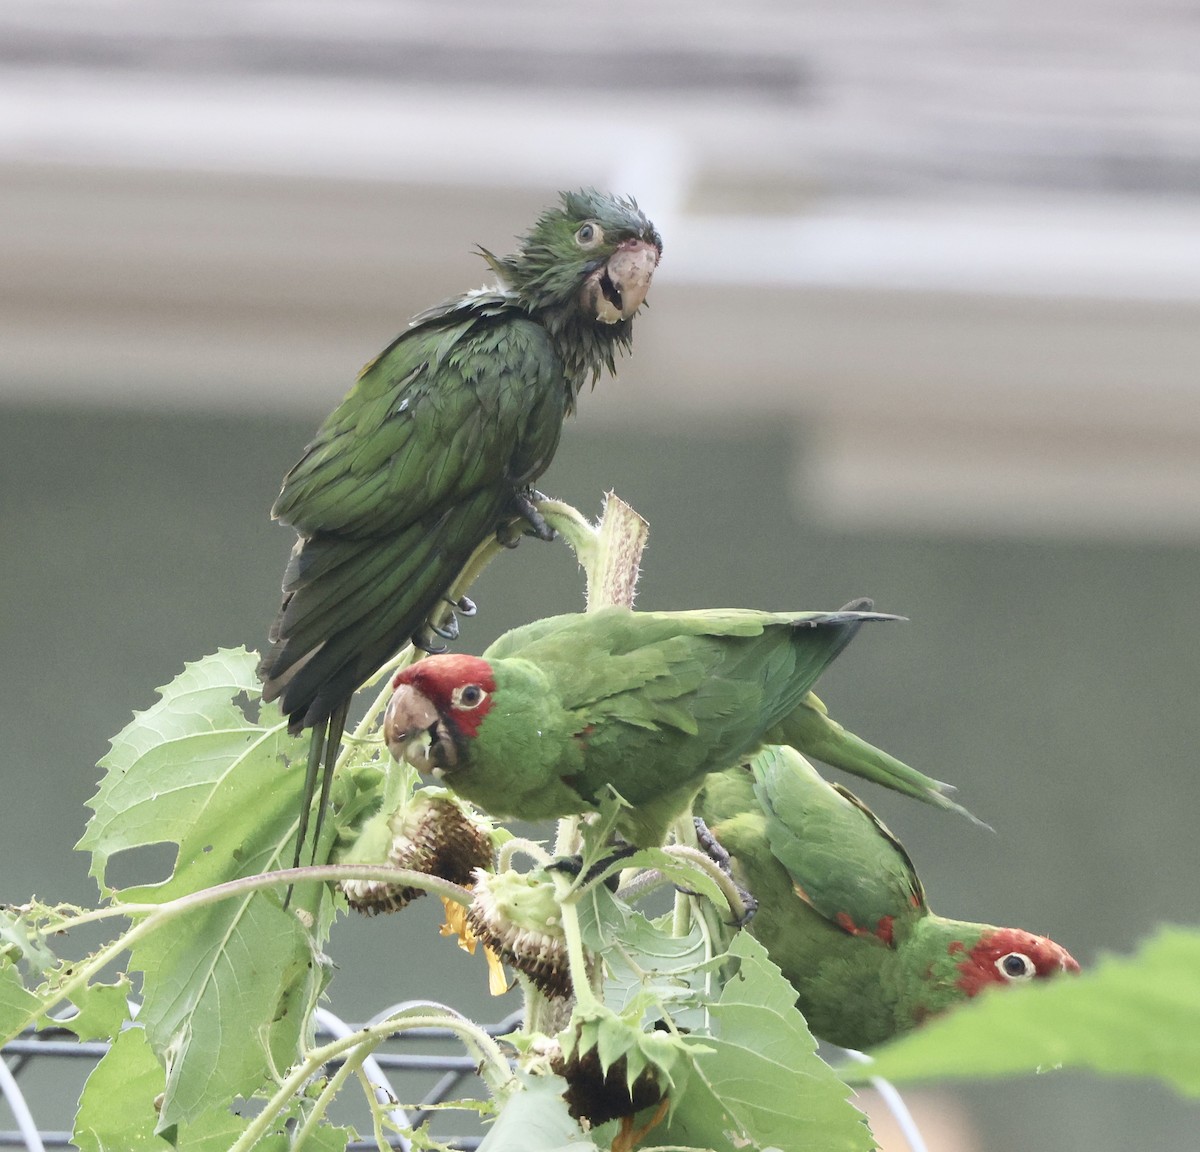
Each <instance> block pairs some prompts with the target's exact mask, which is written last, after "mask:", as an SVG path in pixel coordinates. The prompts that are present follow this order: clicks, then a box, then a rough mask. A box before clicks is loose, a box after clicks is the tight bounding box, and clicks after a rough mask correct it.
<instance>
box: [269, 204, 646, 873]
mask: <svg viewBox="0 0 1200 1152" xmlns="http://www.w3.org/2000/svg"><path fill="white" fill-rule="evenodd" d="M481 251H482V253H483V256H484V258H485V259H486V261H487V263H488V264H489V266H490V267H491V269H492V270H493V271H494V272H495V273H496V275H497V276H498V277H499V281H500V282H499V284H498V285H497V286H496V287H495V288H485V289H480V290H478V291H474V292H468V293H467V294H465V295H463V296H460V297H457V298H456V299H452V300H449V301H447V302H445V303H443V304H441V305H439V306H437V307H436V308H433V309H431V310H430V311H428V312H425V313H423V314H421V315H420V316H418V317H416V318H415V319H414V320H413V321H412V322H411V324H410V325H409V327H408V328H407V329H406V330H405V331H404V332H403V333H402V334H401V335H400V336H398V337H397V338H396V339H395V340H394V341H393V342H392V344H391V345H389V346H388V347H387V348H386V349H385V350H384V351H383V352H382V353H380V355H379V356H378V357H376V358H375V359H374V360H373V361H371V363H369V364H368V365H367V366H366V367H365V368H364V369H363V370H362V372H361V373H360V374H359V377H358V380H357V382H356V383H355V384H354V386H353V387H352V388H351V389H350V391H349V393H348V394H347V395H346V398H345V399H344V400H343V401H342V402H341V404H339V405H338V407H337V408H335V409H334V411H333V412H332V413H331V414H330V416H329V417H328V419H327V420H326V421H325V422H324V424H322V425H321V427H320V429H319V430H318V432H317V434H316V437H315V439H314V440H313V441H312V443H311V444H309V445H308V447H307V448H306V449H305V452H304V455H303V456H302V457H301V458H300V461H299V462H298V463H297V464H296V466H295V467H294V468H292V470H291V471H290V472H289V473H288V474H287V476H286V477H285V478H284V481H283V489H282V491H281V492H280V494H279V498H278V499H277V500H276V501H275V505H274V508H273V509H272V515H273V516H274V518H275V519H277V520H279V521H280V522H281V523H283V524H288V525H290V526H291V527H293V528H295V530H296V531H297V533H298V534H299V539H298V540H297V541H296V546H295V548H294V549H293V551H292V557H291V561H290V563H289V564H288V567H287V571H286V572H285V574H284V578H283V604H282V606H281V608H280V610H279V614H278V616H277V617H276V619H275V622H274V624H273V625H272V626H271V630H270V648H269V649H268V650H267V652H266V655H264V656H263V658H262V663H261V664H260V666H259V674H260V676H261V677H262V680H263V699H264V700H273V699H276V698H278V699H279V701H280V704H281V706H282V708H283V711H284V712H285V713H286V715H287V717H288V721H289V729H290V731H292V732H293V733H297V732H300V731H301V730H303V729H304V728H311V729H312V730H313V736H312V743H311V745H310V752H309V764H308V772H307V777H306V783H305V792H304V799H303V806H302V808H301V812H300V825H299V829H298V832H297V839H296V862H297V863H299V860H300V851H301V846H302V844H303V842H304V839H305V832H306V828H307V822H308V816H309V812H310V809H311V807H312V801H313V796H314V793H315V791H316V782H317V779H318V776H319V775H321V773H322V768H323V772H324V778H323V782H322V788H321V797H320V801H319V805H318V809H317V826H316V831H315V834H314V837H313V840H314V850H315V842H316V840H317V838H318V837H319V834H320V822H321V818H322V816H323V814H324V811H325V807H326V805H327V802H328V790H329V785H330V779H331V776H332V767H333V762H334V759H335V758H336V756H337V750H338V745H339V743H340V741H341V735H342V730H343V727H344V724H345V719H346V711H347V708H348V706H349V701H350V698H351V696H352V695H353V693H354V691H355V690H356V689H357V688H358V687H359V686H360V685H361V684H362V683H363V682H364V681H365V680H366V679H367V678H368V677H369V676H370V675H371V673H373V672H374V671H375V670H376V669H377V668H379V666H380V665H381V664H383V663H384V661H385V660H387V659H388V658H389V657H390V656H392V655H393V654H395V653H396V652H397V651H398V650H399V649H400V648H401V647H403V646H404V644H406V643H407V642H408V641H409V639H410V638H414V637H415V638H417V640H418V642H419V643H420V644H421V645H422V646H423V647H427V648H428V647H431V646H434V645H436V643H437V642H436V641H434V640H433V639H432V637H431V635H430V630H431V629H432V631H433V632H435V633H438V634H440V635H442V636H443V637H445V638H447V639H450V638H453V636H454V634H455V633H456V625H455V622H454V619H453V616H450V617H449V618H448V623H447V624H446V625H445V626H442V627H440V628H439V626H438V620H439V617H441V615H442V612H443V610H444V608H445V605H444V604H443V603H442V600H443V597H444V596H445V595H446V593H447V591H448V590H449V589H450V587H451V585H452V584H453V582H454V580H455V578H456V577H457V576H458V575H459V574H460V572H461V571H462V570H463V568H464V566H465V565H466V564H467V562H468V560H469V559H470V557H471V555H472V553H473V552H474V551H475V549H476V548H477V547H478V546H479V545H481V544H482V543H484V542H485V541H486V540H487V539H488V538H489V537H491V536H492V535H493V534H494V533H497V532H498V531H503V532H504V533H505V534H506V536H507V535H508V534H511V535H512V539H513V540H514V541H515V538H516V533H515V532H512V527H513V525H514V523H518V522H521V521H524V522H525V523H526V525H527V526H528V528H529V529H530V530H531V531H533V532H535V533H536V534H537V535H539V536H541V537H543V538H544V539H549V538H550V536H551V535H552V534H551V532H550V531H549V529H548V528H547V526H546V524H545V522H544V521H543V520H542V519H541V517H540V516H539V515H538V514H537V512H536V510H535V509H534V507H533V504H532V501H531V487H530V486H531V485H532V484H533V482H534V481H535V480H536V479H537V478H538V477H539V476H541V474H542V473H543V472H544V471H545V469H546V467H547V465H549V463H550V461H551V459H552V458H553V456H554V452H555V449H556V448H557V447H558V440H559V435H560V432H561V429H562V423H563V420H564V418H565V417H566V416H568V415H570V413H571V412H572V411H573V410H574V408H575V403H576V398H577V396H578V394H579V391H580V389H581V388H582V386H583V384H584V382H585V381H587V380H588V379H589V378H590V379H591V381H592V383H593V384H594V383H595V381H596V380H597V379H598V378H599V376H600V373H601V370H602V369H607V370H608V371H609V372H612V371H613V370H614V359H615V357H616V354H617V353H618V352H621V351H627V350H628V349H629V347H630V341H631V339H632V334H633V331H632V325H633V316H634V314H635V313H636V312H637V311H638V309H639V307H640V306H641V304H642V303H643V301H644V300H645V298H646V292H647V290H648V288H649V286H650V280H651V277H652V276H653V273H654V270H655V268H656V266H657V264H658V261H659V258H660V256H661V255H662V240H661V239H660V237H659V235H658V233H657V232H656V231H655V230H654V227H653V226H652V225H651V223H650V222H649V221H648V220H647V219H646V217H645V216H644V215H643V214H642V213H641V212H640V211H639V210H638V208H637V205H636V204H635V203H634V202H633V201H632V200H625V199H621V198H618V197H613V196H609V195H605V194H602V193H599V192H596V191H590V190H589V191H582V192H570V193H563V194H562V196H561V204H560V205H559V206H557V207H555V208H551V209H550V210H548V211H547V212H545V213H544V214H543V215H542V217H541V218H540V219H539V220H538V221H537V223H536V224H535V225H534V226H533V228H532V230H531V231H530V232H529V233H528V235H526V236H525V237H524V238H523V240H522V241H521V244H520V249H519V251H518V252H517V253H516V255H514V256H510V257H506V258H503V259H501V258H498V257H496V256H493V255H492V254H491V253H490V252H487V251H486V250H481ZM455 607H459V608H460V610H473V608H472V607H471V606H469V605H464V604H459V605H455Z"/></svg>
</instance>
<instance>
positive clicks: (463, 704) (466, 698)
mask: <svg viewBox="0 0 1200 1152" xmlns="http://www.w3.org/2000/svg"><path fill="white" fill-rule="evenodd" d="M487 695H488V694H487V693H486V692H485V691H484V690H483V689H482V688H480V686H479V685H478V684H464V685H462V687H460V688H455V689H454V691H453V692H451V693H450V706H451V707H452V708H458V709H459V710H460V711H463V712H471V711H474V709H476V708H478V707H479V705H480V704H482V703H483V702H484V701H485V700H486V699H487Z"/></svg>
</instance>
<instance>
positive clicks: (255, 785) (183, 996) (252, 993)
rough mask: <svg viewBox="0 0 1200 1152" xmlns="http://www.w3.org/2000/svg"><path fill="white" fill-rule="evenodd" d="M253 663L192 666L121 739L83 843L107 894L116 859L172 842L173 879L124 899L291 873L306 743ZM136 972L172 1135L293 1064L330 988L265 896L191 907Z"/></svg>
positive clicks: (141, 944)
mask: <svg viewBox="0 0 1200 1152" xmlns="http://www.w3.org/2000/svg"><path fill="white" fill-rule="evenodd" d="M255 664H256V658H255V657H254V656H253V655H252V654H251V653H248V652H246V651H245V650H244V649H238V650H233V651H224V650H223V651H220V652H218V653H216V654H215V655H214V656H212V657H209V658H208V659H206V660H201V661H197V662H196V663H194V664H190V665H188V666H187V667H186V668H185V669H184V671H183V673H182V675H180V676H179V677H177V678H176V679H175V680H174V681H173V682H172V683H171V684H170V685H168V686H167V687H166V688H164V689H162V690H161V694H160V697H161V698H160V699H159V701H158V702H157V703H156V704H155V705H154V706H153V707H151V708H150V709H148V710H147V711H145V712H141V713H138V714H136V715H135V716H134V718H133V721H132V722H131V723H130V724H129V725H128V726H127V727H126V728H125V729H124V730H123V731H122V732H121V733H120V734H119V735H118V736H117V737H116V738H115V739H114V740H113V743H112V750H111V751H110V753H109V755H108V756H106V757H105V759H104V760H103V761H101V767H104V768H107V769H108V774H107V775H106V776H105V778H104V780H103V782H102V783H101V786H100V789H99V791H98V792H97V794H96V796H95V798H94V799H93V801H92V808H93V810H94V812H95V815H94V816H93V817H92V819H91V820H90V821H89V823H88V827H87V831H86V833H85V834H84V836H83V839H82V840H81V841H80V844H79V846H80V847H81V848H87V849H90V850H91V852H92V874H93V875H94V876H95V877H96V879H97V881H98V882H99V883H100V886H101V890H102V891H103V892H104V893H105V894H106V895H109V896H114V895H117V893H116V892H115V890H114V889H112V888H111V887H109V885H108V884H107V870H108V864H109V861H110V859H111V858H112V857H113V856H114V855H116V854H117V853H118V852H121V851H128V850H131V849H139V848H146V847H149V846H150V845H153V844H159V843H162V842H164V841H165V842H169V843H173V844H175V845H176V846H177V849H178V851H177V856H176V862H175V867H174V869H173V871H172V873H171V875H170V876H169V877H167V878H166V879H165V880H163V881H161V882H158V883H153V884H145V885H141V886H138V887H135V888H126V889H124V890H123V891H121V892H120V893H119V895H120V898H121V900H122V901H123V902H127V903H135V902H138V901H146V902H148V903H163V902H166V901H168V900H170V899H172V898H174V897H181V896H186V895H188V894H189V893H192V892H197V891H200V890H202V889H205V888H209V887H211V886H213V885H217V884H222V883H225V882H228V881H231V880H236V879H238V878H239V877H246V876H252V875H255V874H256V873H259V872H264V871H267V870H269V869H271V868H277V867H279V866H280V862H281V860H282V859H284V856H283V853H284V851H285V849H287V847H288V845H289V843H290V839H291V836H292V835H293V833H294V825H295V816H296V810H297V796H298V794H299V793H298V783H299V779H298V778H299V770H298V769H293V770H292V772H291V773H290V774H289V773H288V772H287V771H286V770H287V769H288V767H289V763H288V753H289V752H290V751H292V750H293V749H294V744H295V742H294V741H292V740H291V739H289V738H288V736H287V733H286V727H285V723H284V721H283V718H282V716H281V715H280V713H279V710H278V708H276V707H274V706H273V705H263V706H261V707H259V706H258V705H257V696H258V682H257V677H256V675H255V671H254V669H255ZM252 701H253V702H254V703H251V702H252ZM181 768H182V769H183V770H181ZM135 919H136V917H135ZM321 934H322V933H321V931H320V929H318V936H320V935H321ZM130 966H131V969H132V970H134V971H138V972H141V973H143V981H142V1010H141V1013H140V1015H139V1017H138V1020H139V1023H140V1024H141V1025H142V1026H143V1027H144V1028H145V1029H146V1036H147V1039H148V1040H149V1043H150V1046H151V1048H152V1049H153V1051H154V1052H155V1054H156V1055H157V1056H158V1057H159V1058H160V1059H161V1060H163V1061H164V1062H165V1064H166V1068H167V1080H166V1089H165V1097H164V1100H163V1103H162V1108H161V1114H160V1123H161V1125H162V1126H164V1127H166V1126H170V1125H173V1124H187V1123H190V1122H192V1121H194V1120H196V1119H197V1118H198V1117H200V1116H201V1115H202V1114H203V1113H204V1112H205V1111H207V1110H208V1109H210V1108H211V1107H212V1102H213V1100H214V1099H217V1100H221V1101H229V1100H231V1099H234V1098H235V1097H237V1096H243V1095H244V1096H249V1095H251V1094H252V1093H253V1092H255V1091H256V1090H257V1089H258V1088H259V1087H260V1086H261V1085H262V1084H263V1083H264V1082H265V1081H266V1080H267V1079H268V1077H269V1075H270V1073H271V1071H272V1070H273V1069H274V1068H278V1067H287V1066H289V1065H290V1064H291V1063H292V1062H293V1060H294V1059H295V1055H296V1053H297V1051H298V1046H299V1041H300V1038H301V1032H302V1029H304V1027H305V1025H306V1020H307V1017H308V1015H309V1012H310V1011H311V1005H313V1004H315V1000H316V996H317V994H318V992H319V990H320V982H321V970H320V968H319V966H318V965H316V964H315V963H314V957H313V946H312V942H311V941H310V936H309V933H308V932H306V930H305V927H304V925H303V924H302V923H301V921H300V920H299V919H298V918H297V917H296V916H295V915H294V914H290V913H287V912H284V911H283V910H282V909H281V908H280V906H279V901H278V897H277V896H276V895H273V894H269V893H267V892H263V891H250V892H247V893H244V894H243V895H241V896H239V897H236V898H231V899H228V900H223V901H219V902H216V903H208V904H203V905H201V906H198V907H194V908H187V909H184V910H181V911H180V912H179V913H178V914H177V915H175V916H173V917H172V918H171V926H170V930H169V931H161V930H160V931H154V932H151V933H148V934H147V935H146V936H144V937H143V938H142V939H140V940H138V941H137V942H136V943H135V944H134V946H133V947H132V949H131V954H130Z"/></svg>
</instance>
